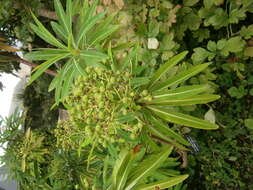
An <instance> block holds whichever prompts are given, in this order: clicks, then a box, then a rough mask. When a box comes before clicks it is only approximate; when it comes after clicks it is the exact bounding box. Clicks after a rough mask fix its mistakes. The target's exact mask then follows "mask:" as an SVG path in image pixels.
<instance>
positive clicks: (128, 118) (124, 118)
mask: <svg viewBox="0 0 253 190" xmlns="http://www.w3.org/2000/svg"><path fill="white" fill-rule="evenodd" d="M135 119H136V116H135V114H134V113H128V114H126V115H122V116H119V117H117V118H116V119H115V121H117V122H120V123H126V122H130V121H133V120H135Z"/></svg>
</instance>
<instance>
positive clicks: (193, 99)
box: [148, 94, 220, 106]
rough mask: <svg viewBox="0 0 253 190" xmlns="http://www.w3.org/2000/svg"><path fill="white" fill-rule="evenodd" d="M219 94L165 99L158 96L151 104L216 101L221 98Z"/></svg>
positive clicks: (191, 103)
mask: <svg viewBox="0 0 253 190" xmlns="http://www.w3.org/2000/svg"><path fill="white" fill-rule="evenodd" d="M219 98H220V96H219V95H214V94H201V95H195V96H191V97H187V98H182V99H179V98H177V99H167V100H166V99H164V98H156V99H154V100H152V101H150V102H148V103H149V104H156V105H169V106H185V105H195V104H206V103H208V102H212V101H215V100H217V99H219Z"/></svg>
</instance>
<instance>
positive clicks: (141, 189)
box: [133, 175, 189, 190]
mask: <svg viewBox="0 0 253 190" xmlns="http://www.w3.org/2000/svg"><path fill="white" fill-rule="evenodd" d="M188 177H189V175H180V176H176V177H170V178H168V179H165V180H161V181H157V182H154V183H150V184H146V185H140V186H138V187H136V188H134V189H133V190H154V189H161V190H162V189H166V188H169V187H172V186H174V185H177V184H179V183H181V182H183V181H184V180H185V179H186V178H188Z"/></svg>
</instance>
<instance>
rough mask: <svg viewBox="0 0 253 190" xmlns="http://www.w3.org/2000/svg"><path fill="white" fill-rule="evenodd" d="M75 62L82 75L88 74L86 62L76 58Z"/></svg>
mask: <svg viewBox="0 0 253 190" xmlns="http://www.w3.org/2000/svg"><path fill="white" fill-rule="evenodd" d="M73 63H74V64H75V66H76V69H77V70H78V72H79V73H80V75H87V73H86V71H85V63H83V62H82V61H80V60H76V58H74V59H73Z"/></svg>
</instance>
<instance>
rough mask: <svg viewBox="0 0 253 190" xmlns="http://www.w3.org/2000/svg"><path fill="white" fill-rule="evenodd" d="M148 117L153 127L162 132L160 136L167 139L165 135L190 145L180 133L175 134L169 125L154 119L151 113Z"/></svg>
mask: <svg viewBox="0 0 253 190" xmlns="http://www.w3.org/2000/svg"><path fill="white" fill-rule="evenodd" d="M148 119H149V121H150V122H151V123H152V124H153V125H154V128H155V129H157V130H158V131H160V133H161V134H162V136H161V137H165V140H167V138H166V136H168V137H171V138H173V139H175V140H177V141H178V142H180V143H182V144H184V145H186V146H190V143H189V142H188V141H187V140H185V139H184V138H183V137H182V136H181V135H179V134H177V133H176V132H175V131H173V130H172V129H170V128H169V126H166V125H165V124H164V123H162V122H161V121H159V120H158V119H156V118H155V117H154V116H152V115H151V114H150V115H149V116H148Z"/></svg>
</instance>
